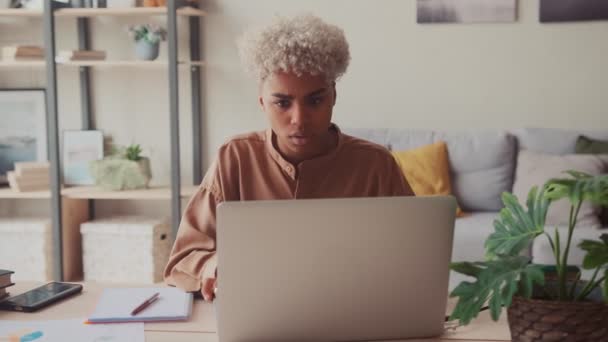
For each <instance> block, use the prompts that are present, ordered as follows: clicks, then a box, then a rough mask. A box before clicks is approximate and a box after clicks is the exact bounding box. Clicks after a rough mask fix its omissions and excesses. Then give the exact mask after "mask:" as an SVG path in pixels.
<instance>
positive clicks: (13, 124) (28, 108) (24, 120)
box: [0, 89, 48, 184]
mask: <svg viewBox="0 0 608 342" xmlns="http://www.w3.org/2000/svg"><path fill="white" fill-rule="evenodd" d="M45 95H46V94H45V91H44V89H0V183H2V184H6V183H7V179H6V173H7V172H8V171H11V170H13V168H14V164H15V162H21V161H46V160H48V150H47V136H46V129H47V123H46V96H45Z"/></svg>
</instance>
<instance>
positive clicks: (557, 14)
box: [540, 0, 608, 23]
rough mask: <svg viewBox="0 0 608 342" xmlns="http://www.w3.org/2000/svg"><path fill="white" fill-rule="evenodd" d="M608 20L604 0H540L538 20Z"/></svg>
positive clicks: (607, 9)
mask: <svg viewBox="0 0 608 342" xmlns="http://www.w3.org/2000/svg"><path fill="white" fill-rule="evenodd" d="M586 20H608V1H606V0H585V1H583V0H540V21H541V22H543V23H549V22H560V21H586Z"/></svg>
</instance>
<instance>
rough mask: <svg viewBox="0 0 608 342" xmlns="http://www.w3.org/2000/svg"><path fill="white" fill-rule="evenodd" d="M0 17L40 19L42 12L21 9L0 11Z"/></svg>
mask: <svg viewBox="0 0 608 342" xmlns="http://www.w3.org/2000/svg"><path fill="white" fill-rule="evenodd" d="M0 17H42V11H38V10H28V9H22V8H3V9H0Z"/></svg>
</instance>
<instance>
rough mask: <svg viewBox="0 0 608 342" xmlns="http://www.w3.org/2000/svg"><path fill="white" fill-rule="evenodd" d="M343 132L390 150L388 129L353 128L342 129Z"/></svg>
mask: <svg viewBox="0 0 608 342" xmlns="http://www.w3.org/2000/svg"><path fill="white" fill-rule="evenodd" d="M340 129H341V130H342V132H344V133H346V134H348V135H352V136H353V137H357V138H361V139H365V140H367V141H371V142H373V143H376V144H378V145H382V146H384V147H386V148H387V149H389V150H390V146H389V144H388V129H386V128H352V127H340Z"/></svg>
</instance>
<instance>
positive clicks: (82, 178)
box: [63, 130, 103, 185]
mask: <svg viewBox="0 0 608 342" xmlns="http://www.w3.org/2000/svg"><path fill="white" fill-rule="evenodd" d="M100 159H103V133H102V132H101V131H95V130H90V131H78V130H65V131H63V183H64V184H65V185H93V184H95V181H94V179H93V177H92V175H91V171H90V164H91V162H92V161H94V160H100Z"/></svg>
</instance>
